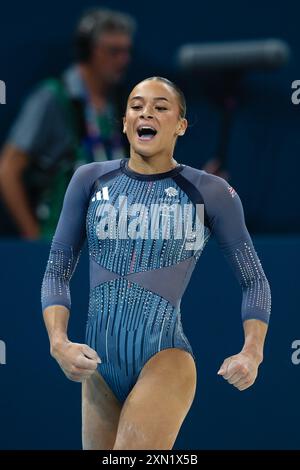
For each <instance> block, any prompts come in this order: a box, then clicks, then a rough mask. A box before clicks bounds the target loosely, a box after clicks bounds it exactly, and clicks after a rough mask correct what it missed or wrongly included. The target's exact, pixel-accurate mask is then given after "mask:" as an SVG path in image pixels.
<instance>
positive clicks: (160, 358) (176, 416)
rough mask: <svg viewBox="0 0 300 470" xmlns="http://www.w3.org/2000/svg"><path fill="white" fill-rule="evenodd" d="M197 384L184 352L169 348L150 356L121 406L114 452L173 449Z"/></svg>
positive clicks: (193, 363) (194, 367) (188, 359)
mask: <svg viewBox="0 0 300 470" xmlns="http://www.w3.org/2000/svg"><path fill="white" fill-rule="evenodd" d="M196 382H197V374H196V366H195V362H194V359H193V357H192V356H191V354H189V353H188V352H187V351H183V350H181V349H178V348H169V349H164V350H162V351H160V352H158V353H157V354H155V355H154V356H152V357H151V358H150V359H149V361H148V362H147V363H146V364H145V366H144V367H143V369H142V371H141V373H140V375H139V378H138V380H137V382H136V384H135V386H134V387H133V389H132V391H131V392H130V394H129V395H128V397H127V399H126V401H125V403H124V405H123V409H122V412H121V415H120V420H119V426H118V432H117V436H116V442H115V446H114V449H172V447H173V445H174V442H175V440H176V437H177V435H178V432H179V430H180V427H181V425H182V423H183V421H184V419H185V417H186V415H187V413H188V411H189V409H190V407H191V405H192V402H193V399H194V396H195V392H196Z"/></svg>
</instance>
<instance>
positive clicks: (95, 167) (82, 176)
mask: <svg viewBox="0 0 300 470" xmlns="http://www.w3.org/2000/svg"><path fill="white" fill-rule="evenodd" d="M120 164H121V159H118V160H107V161H104V162H91V163H85V164H83V165H80V166H79V167H77V169H76V170H75V171H74V173H73V176H72V182H73V184H74V183H80V184H81V185H82V186H83V187H84V188H85V190H86V191H88V190H89V188H90V187H91V186H92V184H93V183H94V182H95V181H96V179H98V178H100V177H101V176H103V175H106V174H107V173H109V172H110V171H113V170H115V169H118V168H120Z"/></svg>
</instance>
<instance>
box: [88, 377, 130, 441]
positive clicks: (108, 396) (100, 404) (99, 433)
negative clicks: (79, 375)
mask: <svg viewBox="0 0 300 470" xmlns="http://www.w3.org/2000/svg"><path fill="white" fill-rule="evenodd" d="M120 412H121V404H120V403H119V401H118V400H117V398H116V397H115V395H114V394H113V393H112V391H111V390H110V388H109V387H108V385H107V384H106V382H105V381H104V379H103V378H102V376H101V375H100V374H99V372H98V371H95V372H94V374H93V375H92V376H91V377H89V378H88V379H87V380H85V381H84V382H83V383H82V445H83V449H86V450H87V449H94V450H101V449H112V448H113V445H114V442H115V438H116V433H117V428H118V422H119V417H120Z"/></svg>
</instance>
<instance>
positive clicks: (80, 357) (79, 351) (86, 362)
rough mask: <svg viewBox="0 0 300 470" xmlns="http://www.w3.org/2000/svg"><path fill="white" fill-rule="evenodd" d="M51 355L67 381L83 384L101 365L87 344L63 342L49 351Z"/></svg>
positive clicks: (94, 352)
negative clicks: (98, 365)
mask: <svg viewBox="0 0 300 470" xmlns="http://www.w3.org/2000/svg"><path fill="white" fill-rule="evenodd" d="M51 355H52V356H53V357H54V359H56V361H57V362H58V364H59V365H60V367H61V368H62V370H63V372H64V373H65V375H66V376H67V377H68V379H70V380H73V381H75V382H83V381H84V380H85V379H87V378H88V377H90V376H91V375H92V374H93V373H94V371H95V370H96V368H97V364H99V363H101V359H100V358H99V356H98V354H97V353H96V351H94V349H92V348H90V347H89V346H88V345H87V344H78V343H72V342H71V341H68V340H66V341H63V342H61V343H59V345H56V346H55V348H54V349H52V350H51Z"/></svg>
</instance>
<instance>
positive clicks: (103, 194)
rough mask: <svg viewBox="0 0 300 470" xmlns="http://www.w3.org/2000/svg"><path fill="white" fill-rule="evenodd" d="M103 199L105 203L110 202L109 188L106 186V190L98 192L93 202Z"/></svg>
mask: <svg viewBox="0 0 300 470" xmlns="http://www.w3.org/2000/svg"><path fill="white" fill-rule="evenodd" d="M102 199H104V200H105V201H108V200H109V195H108V186H104V188H102V189H100V191H97V192H96V194H95V196H94V197H93V198H92V202H95V201H101V200H102Z"/></svg>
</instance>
